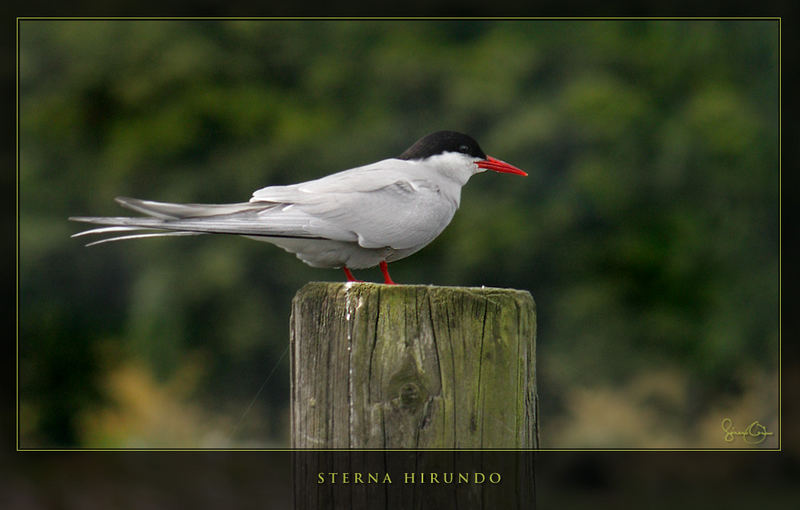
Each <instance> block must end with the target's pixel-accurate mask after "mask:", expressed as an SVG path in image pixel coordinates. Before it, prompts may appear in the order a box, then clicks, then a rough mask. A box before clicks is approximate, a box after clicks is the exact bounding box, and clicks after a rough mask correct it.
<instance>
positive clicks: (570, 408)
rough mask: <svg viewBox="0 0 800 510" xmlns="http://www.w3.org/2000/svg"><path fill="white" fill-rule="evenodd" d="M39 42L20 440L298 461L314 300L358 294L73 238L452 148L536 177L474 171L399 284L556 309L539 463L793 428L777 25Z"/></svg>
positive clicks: (30, 44)
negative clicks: (179, 207) (245, 452)
mask: <svg viewBox="0 0 800 510" xmlns="http://www.w3.org/2000/svg"><path fill="white" fill-rule="evenodd" d="M19 37H20V47H19V50H20V54H19V57H20V68H19V87H20V88H19V106H20V114H19V142H20V176H19V188H20V218H19V226H20V247H19V248H20V282H19V297H20V313H19V352H20V354H19V384H20V391H19V396H20V436H21V439H20V445H21V446H23V447H37V448H41V447H143V446H184V447H185V446H191V447H198V446H199V447H204V446H217V447H231V446H233V447H247V446H285V445H286V444H287V443H288V437H287V422H288V418H287V404H288V363H287V359H286V358H285V357H284V358H283V359H282V360H281V356H282V354H283V353H284V352H285V348H286V345H287V337H288V327H287V324H288V314H289V306H290V300H291V297H292V295H293V294H294V292H295V291H296V290H297V289H299V288H300V287H301V286H302V285H303V284H304V283H306V282H308V281H311V280H340V279H341V278H342V275H341V272H340V271H335V270H319V269H312V268H310V267H307V266H305V265H304V264H302V263H301V262H299V261H298V260H296V259H295V258H294V257H292V256H290V255H288V254H286V253H284V252H283V251H282V250H279V249H277V248H274V247H271V246H269V245H266V244H262V243H256V242H252V241H249V240H246V239H240V238H233V237H212V236H207V237H197V238H176V239H156V240H142V241H133V242H129V243H119V244H112V245H103V246H99V247H94V248H84V247H83V243H82V242H81V241H80V240H76V239H70V238H69V236H70V235H71V234H72V233H75V232H77V231H79V230H80V229H81V225H78V224H72V223H69V222H67V221H66V218H67V217H68V216H71V215H119V214H123V213H124V212H123V210H121V209H120V208H119V207H118V206H117V205H116V204H114V202H113V200H112V199H113V197H115V196H119V195H123V196H133V197H140V198H147V199H154V200H162V201H174V202H180V201H186V202H218V203H221V202H236V201H244V200H246V199H247V198H249V196H250V193H251V192H252V191H253V190H255V189H257V188H260V187H263V186H265V185H268V184H288V183H293V182H299V181H303V180H307V179H312V178H316V177H320V176H323V175H326V174H329V173H333V172H334V171H338V170H342V169H345V168H349V167H353V166H357V165H361V164H364V163H368V162H371V161H375V160H378V159H382V158H385V157H387V156H391V155H397V154H399V153H400V152H401V151H402V150H404V149H405V148H406V147H407V146H408V145H410V144H411V143H412V142H413V141H414V140H416V139H417V138H419V137H421V136H423V135H425V134H427V133H429V132H432V131H436V130H439V129H453V130H458V131H463V132H467V133H470V134H472V135H473V136H474V137H475V138H476V139H478V141H479V142H480V143H481V145H482V147H483V149H484V150H485V151H486V152H487V153H489V154H491V155H493V156H495V157H498V158H501V159H503V160H506V161H509V162H511V163H512V164H514V165H516V166H518V167H520V168H523V169H525V170H527V171H528V172H529V174H530V176H529V177H528V178H527V179H523V178H519V177H516V176H508V175H498V174H491V175H489V174H481V175H478V176H475V177H474V178H473V179H472V181H471V182H470V183H469V184H468V185H467V186H466V187H465V188H464V190H463V195H462V207H461V210H460V211H459V212H458V213H457V214H456V217H455V219H454V220H453V222H452V224H451V225H450V226H449V227H448V229H447V230H446V231H445V232H444V233H443V234H442V236H440V238H439V239H437V240H436V241H434V242H433V243H432V244H431V245H430V246H428V247H427V248H425V249H424V250H423V251H421V252H420V253H418V254H416V255H414V256H412V257H410V258H408V259H405V260H402V261H400V262H397V263H395V264H393V265H392V275H393V277H394V279H395V280H396V281H398V282H401V283H431V284H437V285H463V286H467V285H487V286H499V287H513V288H519V289H526V290H529V291H530V292H531V293H532V294H533V296H534V299H535V300H536V303H537V308H538V325H539V344H538V370H539V387H540V390H539V391H540V397H541V406H542V407H541V430H542V437H541V440H542V446H544V447H587V446H601V447H656V446H668V447H683V446H706V447H722V446H727V445H728V444H727V443H724V442H722V441H721V436H722V432H721V429H720V427H719V421H720V419H721V417H725V416H732V417H734V419H735V421H737V420H750V421H751V420H754V419H757V420H759V421H761V423H764V424H766V426H767V428H768V429H769V430H771V431H774V432H776V433H777V432H778V431H779V430H778V421H777V416H778V415H777V376H776V370H777V358H778V302H779V297H778V296H779V275H778V265H779V262H778V261H779V222H778V218H779V160H778V155H779V146H778V140H779V96H778V91H779V88H778V23H777V21H716V22H712V21H503V22H500V21H495V22H478V21H414V22H409V21H386V20H384V21H358V22H353V21H325V22H322V21H305V22H295V21H41V20H29V21H23V22H21V23H20V33H19ZM357 276H360V277H362V278H366V279H372V280H376V281H379V279H380V275H379V273H378V271H377V270H370V271H361V272H360V273H357ZM279 360H281V361H280V363H279ZM276 364H277V369H276V371H275V373H274V374H273V375H272V377H271V378H270V380H269V381H267V383H266V385H265V387H264V391H263V392H262V393H260V394H259V395H258V398H257V399H256V400H255V403H254V405H253V407H252V409H251V410H250V411H249V412H248V413H247V414H246V416H244V419H242V420H241V421H240V417H241V416H242V414H243V413H244V412H245V410H246V409H248V406H249V404H250V403H251V401H252V399H253V398H254V396H256V393H257V392H258V389H259V387H260V386H261V384H262V383H263V382H264V380H265V378H266V377H267V375H268V374H269V373H271V371H272V370H273V367H275V366H276ZM737 423H738V424H741V427H744V426H746V423H743V422H741V421H737ZM775 438H777V436H775ZM776 445H777V441H774V442H772V443H771V444H769V446H776ZM733 446H741V445H733Z"/></svg>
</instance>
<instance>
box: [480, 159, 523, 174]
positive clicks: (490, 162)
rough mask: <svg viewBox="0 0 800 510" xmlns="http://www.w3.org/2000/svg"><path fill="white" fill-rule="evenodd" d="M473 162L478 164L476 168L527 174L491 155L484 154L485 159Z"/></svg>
mask: <svg viewBox="0 0 800 510" xmlns="http://www.w3.org/2000/svg"><path fill="white" fill-rule="evenodd" d="M475 164H476V165H478V168H486V169H487V170H494V171H495V172H501V173H504V174H517V175H523V176H525V177H527V176H528V174H527V173H526V172H525V171H523V170H520V169H519V168H517V167H515V166H513V165H509V164H508V163H506V162H505V161H500V160H499V159H495V158H493V157H491V156H486V159H484V160H481V161H478V162H476V163H475Z"/></svg>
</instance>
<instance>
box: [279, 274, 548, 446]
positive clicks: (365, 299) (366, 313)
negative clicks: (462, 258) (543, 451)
mask: <svg viewBox="0 0 800 510" xmlns="http://www.w3.org/2000/svg"><path fill="white" fill-rule="evenodd" d="M290 329H291V354H292V358H291V372H292V389H291V392H292V394H291V419H292V424H291V428H292V447H294V448H380V449H393V448H536V447H537V446H538V437H537V409H536V382H535V381H536V377H535V338H536V316H535V305H534V302H533V299H532V298H531V295H530V294H529V293H528V292H525V291H519V290H511V289H494V288H464V287H432V286H421V285H401V286H386V285H378V284H370V283H361V284H344V283H310V284H308V285H306V286H305V287H303V288H302V289H301V290H300V291H299V292H298V293H297V295H296V296H295V298H294V301H293V304H292V317H291V328H290Z"/></svg>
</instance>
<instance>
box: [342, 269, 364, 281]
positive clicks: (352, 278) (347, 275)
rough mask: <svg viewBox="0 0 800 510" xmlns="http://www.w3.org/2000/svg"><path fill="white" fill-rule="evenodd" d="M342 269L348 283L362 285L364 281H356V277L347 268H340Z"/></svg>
mask: <svg viewBox="0 0 800 510" xmlns="http://www.w3.org/2000/svg"><path fill="white" fill-rule="evenodd" d="M342 269H344V275H345V276H346V277H347V281H348V282H358V283H364V280H356V277H355V276H353V273H351V272H350V270H349V269H347V266H344V267H342Z"/></svg>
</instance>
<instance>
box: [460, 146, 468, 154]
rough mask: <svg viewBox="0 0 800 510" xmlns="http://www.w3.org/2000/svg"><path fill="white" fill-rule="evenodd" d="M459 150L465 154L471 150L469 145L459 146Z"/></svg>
mask: <svg viewBox="0 0 800 510" xmlns="http://www.w3.org/2000/svg"><path fill="white" fill-rule="evenodd" d="M458 152H463V153H464V154H466V153H468V152H469V146H467V145H462V146H461V147H459V148H458Z"/></svg>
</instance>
